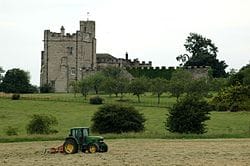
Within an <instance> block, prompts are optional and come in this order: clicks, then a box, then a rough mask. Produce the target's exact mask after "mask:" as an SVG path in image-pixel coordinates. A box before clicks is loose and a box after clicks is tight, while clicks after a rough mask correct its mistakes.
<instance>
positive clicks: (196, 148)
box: [0, 139, 250, 166]
mask: <svg viewBox="0 0 250 166" xmlns="http://www.w3.org/2000/svg"><path fill="white" fill-rule="evenodd" d="M106 143H107V144H108V145H109V151H108V152H107V153H94V154H88V153H82V152H79V153H76V154H72V155H64V154H61V153H58V154H44V153H43V152H44V149H45V148H49V147H54V146H58V145H60V144H62V141H43V142H18V143H1V148H2V149H3V150H1V151H0V165H4V166H13V165H19V166H34V165H36V166H44V165H51V166H52V165H60V166H68V165H95V166H96V165H107V166H108V165H115V166H120V165H121V166H124V165H129V166H141V165H143V166H144V165H146V166H161V165H179V166H186V165H199V166H200V165H208V166H211V165H213V166H218V165H223V166H225V165H233V166H243V165H245V166H247V165H249V164H250V139H195V140H194V139H188V140H187V139H184V140H183V139H177V140H176V139H175V140H166V139H108V140H106Z"/></svg>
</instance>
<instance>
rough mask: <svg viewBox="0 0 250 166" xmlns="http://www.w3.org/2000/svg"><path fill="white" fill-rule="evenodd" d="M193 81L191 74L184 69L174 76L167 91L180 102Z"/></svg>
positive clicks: (177, 71)
mask: <svg viewBox="0 0 250 166" xmlns="http://www.w3.org/2000/svg"><path fill="white" fill-rule="evenodd" d="M191 80H192V75H191V73H189V72H187V71H185V70H183V69H177V70H176V71H175V72H173V74H172V77H171V79H170V83H169V85H168V88H167V90H168V91H169V92H170V93H171V94H172V96H174V97H176V98H177V100H178V99H179V97H180V95H181V94H183V93H185V90H186V86H187V84H188V83H189V82H190V81H191Z"/></svg>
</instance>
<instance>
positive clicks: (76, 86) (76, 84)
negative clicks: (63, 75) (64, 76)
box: [70, 81, 80, 97]
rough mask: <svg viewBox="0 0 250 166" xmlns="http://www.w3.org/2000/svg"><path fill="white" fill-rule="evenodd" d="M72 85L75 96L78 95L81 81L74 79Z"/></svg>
mask: <svg viewBox="0 0 250 166" xmlns="http://www.w3.org/2000/svg"><path fill="white" fill-rule="evenodd" d="M70 86H71V87H72V90H73V92H74V97H76V94H77V93H79V92H80V82H79V81H72V82H71V83H70Z"/></svg>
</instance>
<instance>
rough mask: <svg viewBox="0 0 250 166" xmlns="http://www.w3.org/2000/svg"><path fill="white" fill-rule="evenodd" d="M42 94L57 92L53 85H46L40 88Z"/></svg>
mask: <svg viewBox="0 0 250 166" xmlns="http://www.w3.org/2000/svg"><path fill="white" fill-rule="evenodd" d="M40 92H41V93H53V92H55V90H54V88H53V86H52V85H51V84H44V85H43V86H41V87H40Z"/></svg>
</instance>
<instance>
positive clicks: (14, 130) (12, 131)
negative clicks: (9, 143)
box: [5, 126, 18, 136]
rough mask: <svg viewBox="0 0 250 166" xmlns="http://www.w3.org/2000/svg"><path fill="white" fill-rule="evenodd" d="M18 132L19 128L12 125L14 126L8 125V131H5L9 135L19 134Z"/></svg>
mask: <svg viewBox="0 0 250 166" xmlns="http://www.w3.org/2000/svg"><path fill="white" fill-rule="evenodd" d="M17 132H18V128H15V127H12V126H8V127H7V129H6V131H5V133H6V134H7V135H8V136H12V135H18V134H17Z"/></svg>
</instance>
